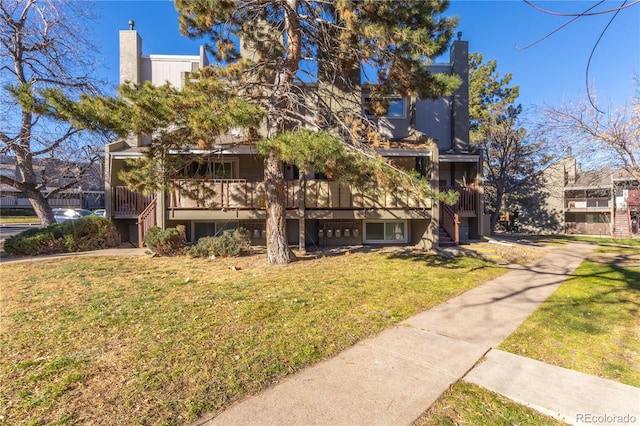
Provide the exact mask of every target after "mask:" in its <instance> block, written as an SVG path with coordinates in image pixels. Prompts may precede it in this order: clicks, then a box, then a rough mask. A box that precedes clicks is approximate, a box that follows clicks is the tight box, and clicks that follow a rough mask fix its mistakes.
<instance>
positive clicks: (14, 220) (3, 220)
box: [0, 216, 40, 225]
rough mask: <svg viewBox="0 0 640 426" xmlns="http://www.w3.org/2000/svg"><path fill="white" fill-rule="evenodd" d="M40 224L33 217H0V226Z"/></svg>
mask: <svg viewBox="0 0 640 426" xmlns="http://www.w3.org/2000/svg"><path fill="white" fill-rule="evenodd" d="M23 223H40V219H38V218H37V217H35V216H0V225H10V224H23Z"/></svg>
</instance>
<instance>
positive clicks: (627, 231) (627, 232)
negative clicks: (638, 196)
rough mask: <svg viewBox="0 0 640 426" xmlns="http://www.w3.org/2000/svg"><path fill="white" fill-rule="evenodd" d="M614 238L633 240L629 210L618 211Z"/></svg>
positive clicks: (615, 218) (614, 225) (615, 215)
mask: <svg viewBox="0 0 640 426" xmlns="http://www.w3.org/2000/svg"><path fill="white" fill-rule="evenodd" d="M612 237H613V238H632V235H631V212H630V211H629V208H626V209H616V210H615V212H614V217H613V235H612Z"/></svg>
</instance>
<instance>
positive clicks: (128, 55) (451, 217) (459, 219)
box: [105, 29, 483, 249]
mask: <svg viewBox="0 0 640 426" xmlns="http://www.w3.org/2000/svg"><path fill="white" fill-rule="evenodd" d="M208 63H209V62H208V58H207V55H206V53H205V51H204V49H202V48H201V49H200V52H199V54H198V55H193V56H188V55H153V54H143V50H142V39H141V37H140V35H139V34H138V32H137V31H135V30H134V29H130V30H124V31H121V32H120V81H121V82H125V81H130V82H134V83H142V82H145V81H151V82H152V83H153V84H158V85H160V84H164V83H165V82H166V81H169V82H170V83H171V84H172V85H174V86H175V87H178V88H180V87H182V85H183V84H184V82H185V77H186V76H187V75H188V74H189V73H190V72H192V71H195V70H198V69H200V68H201V67H204V66H207V65H208ZM432 67H433V68H432V70H433V72H442V73H448V74H457V75H459V76H460V77H461V79H462V81H463V84H462V85H461V87H460V88H459V89H458V90H457V91H456V92H455V93H454V94H453V95H452V96H449V97H445V98H441V99H437V100H421V99H410V98H402V97H395V98H391V99H390V104H389V107H388V108H387V112H386V114H385V115H384V116H382V117H380V116H378V117H376V116H372V115H370V116H369V118H370V120H371V121H373V122H375V124H376V125H377V127H378V128H379V129H380V132H381V133H382V135H383V136H384V138H385V139H386V140H385V142H384V143H382V144H380V146H379V147H377V148H376V150H377V152H378V154H380V155H382V156H384V157H388V158H392V159H393V162H394V164H395V165H396V166H397V167H400V168H403V169H406V170H415V171H418V172H419V173H420V174H421V176H423V178H424V179H428V180H429V182H430V184H431V186H432V187H433V189H434V190H436V191H438V190H443V189H455V190H457V191H458V192H459V193H460V200H459V201H458V203H457V204H456V205H454V206H446V205H442V204H441V203H438V202H437V201H436V200H434V199H432V198H427V199H421V198H420V197H419V196H417V194H413V193H410V192H402V193H399V192H396V193H381V194H379V196H377V197H376V198H375V199H372V198H371V197H370V196H365V194H363V193H362V191H360V190H358V189H357V188H355V187H350V186H347V185H342V184H339V183H337V182H334V181H332V180H330V179H327V178H326V177H324V176H322V175H320V174H315V173H308V174H303V173H301V172H300V171H299V170H297V168H295V167H294V166H292V165H286V164H285V165H284V173H285V179H286V184H287V185H286V208H287V216H286V224H287V237H288V241H289V243H290V244H292V245H297V246H298V247H300V248H301V249H304V248H305V247H325V246H340V245H360V244H371V245H374V244H393V245H398V244H400V245H415V246H418V247H421V248H424V249H431V248H434V247H436V246H438V245H454V244H460V243H464V242H465V241H468V240H469V239H474V238H479V237H480V236H481V235H482V233H483V232H482V231H483V230H482V229H481V228H482V220H480V219H481V218H480V217H479V216H480V215H481V212H482V208H481V206H482V204H483V199H482V163H483V158H482V153H481V152H480V151H478V150H476V149H475V148H473V147H472V146H471V145H470V142H469V107H468V104H469V95H468V90H469V89H468V74H469V65H468V43H467V42H466V41H462V40H456V41H454V42H453V45H452V47H451V50H450V60H449V62H447V63H435V64H433V65H432ZM321 84H322V82H318V83H317V85H318V86H319V85H321ZM360 90H361V93H358V94H355V95H356V98H359V99H360V105H355V106H353V107H354V108H360V109H361V112H363V113H365V114H367V111H366V109H365V106H366V103H367V88H366V85H363V86H361V89H360ZM309 102H310V105H309V112H310V113H316V112H317V111H314V108H316V107H317V106H314V105H313V97H310V100H309ZM325 107H326V106H325ZM230 137H232V138H233V135H230ZM149 142H150V141H149V140H148V139H145V138H143V137H130V138H128V139H125V140H119V141H117V142H115V143H112V144H109V145H108V146H107V147H106V155H105V169H106V176H105V179H106V185H105V186H106V193H107V195H106V196H107V210H108V213H107V214H108V216H109V217H111V218H112V219H113V221H114V223H115V224H116V225H117V227H118V229H119V230H120V232H121V233H122V235H123V239H125V240H130V241H131V242H133V243H135V244H142V237H143V234H144V232H145V230H146V229H147V228H148V227H149V226H160V227H163V228H167V227H175V226H176V225H179V224H180V225H184V226H185V227H186V229H187V237H188V239H189V240H190V241H192V242H195V241H196V240H197V239H198V238H201V237H203V236H208V235H216V234H218V233H220V232H222V231H223V230H226V229H233V228H236V227H244V228H245V229H248V230H249V232H250V234H251V237H252V243H253V244H256V245H263V244H265V243H266V239H265V219H266V212H265V185H264V182H263V158H262V157H261V156H260V155H259V154H258V153H257V151H256V149H255V146H253V145H252V144H251V143H244V142H243V141H240V140H237V141H234V143H230V144H224V145H222V144H221V145H220V146H216V147H213V148H212V149H211V150H210V151H207V152H200V154H201V155H202V161H201V162H199V163H198V164H197V165H193V166H192V167H190V168H188V170H185V175H184V176H181V177H180V179H181V180H182V182H181V186H182V187H183V188H187V187H188V188H189V191H184V190H178V189H175V190H171V191H166V192H161V193H156V194H151V195H144V194H140V193H135V192H133V191H131V190H129V189H128V188H127V187H126V186H125V185H124V183H123V182H122V181H121V180H120V179H119V178H118V172H119V171H120V170H123V169H125V168H127V167H130V166H129V165H128V163H127V160H128V159H132V158H139V157H141V156H143V155H144V151H145V146H147V145H148V144H149ZM193 191H200V192H201V193H202V194H206V195H204V196H203V197H196V198H197V199H194V197H190V196H189V194H188V193H189V192H193Z"/></svg>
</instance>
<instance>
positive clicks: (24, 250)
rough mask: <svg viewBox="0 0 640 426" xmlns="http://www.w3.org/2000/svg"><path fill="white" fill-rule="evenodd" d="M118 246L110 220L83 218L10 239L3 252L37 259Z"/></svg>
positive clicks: (117, 239) (115, 232)
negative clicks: (39, 256)
mask: <svg viewBox="0 0 640 426" xmlns="http://www.w3.org/2000/svg"><path fill="white" fill-rule="evenodd" d="M119 244H120V237H119V236H118V232H117V231H116V229H115V228H114V227H113V224H112V223H111V221H110V220H109V219H106V218H104V217H99V216H85V217H83V218H80V219H77V220H69V221H66V222H63V223H56V224H53V225H51V226H48V227H46V228H42V229H29V230H27V231H25V232H21V233H20V234H18V235H14V236H12V237H9V238H7V240H6V241H5V242H4V251H5V252H7V253H8V254H14V255H26V256H37V255H41V254H56V253H69V252H79V251H91V250H99V249H103V248H109V247H117V246H118V245H119Z"/></svg>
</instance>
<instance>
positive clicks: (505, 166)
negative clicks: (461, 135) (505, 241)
mask: <svg viewBox="0 0 640 426" xmlns="http://www.w3.org/2000/svg"><path fill="white" fill-rule="evenodd" d="M496 68H497V61H495V60H492V61H488V62H486V63H483V56H482V55H481V54H478V53H474V54H472V55H471V56H470V61H469V120H470V124H471V129H470V138H471V141H472V142H473V143H475V144H477V145H478V146H480V147H481V148H482V149H483V151H484V155H485V164H484V175H485V196H486V201H487V204H488V206H489V209H490V210H491V221H490V224H491V225H490V226H491V228H490V229H491V231H492V232H493V230H494V229H495V226H496V223H497V222H498V219H499V217H500V211H501V210H502V209H503V207H504V204H505V200H507V199H509V200H510V201H511V202H514V203H515V202H517V200H518V199H519V198H520V197H523V196H526V195H527V194H531V193H533V192H535V189H536V187H537V186H539V185H541V182H540V181H539V177H540V171H542V169H543V168H544V167H545V166H546V165H547V164H548V163H549V161H550V160H551V158H552V156H550V155H547V152H548V151H547V149H546V142H545V141H544V140H542V139H541V140H536V139H535V138H533V137H532V136H531V135H530V134H528V132H527V131H526V130H525V129H524V127H522V126H521V124H520V120H519V116H520V114H521V113H522V106H521V105H519V104H518V105H516V104H515V101H516V99H517V97H518V93H519V87H518V86H514V87H510V86H509V83H510V82H511V79H512V75H511V74H506V75H505V76H504V77H502V78H501V77H500V75H499V73H498V72H497V71H496Z"/></svg>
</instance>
